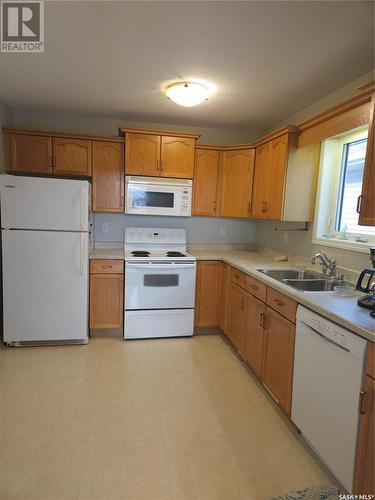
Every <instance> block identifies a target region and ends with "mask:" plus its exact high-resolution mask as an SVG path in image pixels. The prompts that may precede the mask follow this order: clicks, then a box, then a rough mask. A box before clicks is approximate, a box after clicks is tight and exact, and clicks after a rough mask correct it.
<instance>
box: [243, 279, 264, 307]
mask: <svg viewBox="0 0 375 500" xmlns="http://www.w3.org/2000/svg"><path fill="white" fill-rule="evenodd" d="M246 290H247V291H248V292H250V293H251V294H252V295H255V297H258V299H260V300H262V301H263V302H266V295H267V287H266V285H265V284H264V283H261V282H260V281H258V280H256V279H255V278H252V277H251V276H246Z"/></svg>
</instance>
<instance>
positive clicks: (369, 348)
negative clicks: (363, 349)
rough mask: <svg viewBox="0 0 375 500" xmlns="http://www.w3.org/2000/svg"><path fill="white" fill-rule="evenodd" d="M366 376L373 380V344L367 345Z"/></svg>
mask: <svg viewBox="0 0 375 500" xmlns="http://www.w3.org/2000/svg"><path fill="white" fill-rule="evenodd" d="M367 344H368V345H367V369H366V373H367V375H370V377H372V378H374V379H375V366H374V365H375V349H374V344H373V342H368V343H367Z"/></svg>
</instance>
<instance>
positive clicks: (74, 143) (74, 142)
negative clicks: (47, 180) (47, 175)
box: [53, 137, 91, 176]
mask: <svg viewBox="0 0 375 500" xmlns="http://www.w3.org/2000/svg"><path fill="white" fill-rule="evenodd" d="M53 156H54V165H53V166H54V169H53V171H54V172H55V174H63V175H73V176H74V175H78V176H88V175H91V141H87V140H86V139H73V138H71V139H67V138H59V137H57V138H55V139H53Z"/></svg>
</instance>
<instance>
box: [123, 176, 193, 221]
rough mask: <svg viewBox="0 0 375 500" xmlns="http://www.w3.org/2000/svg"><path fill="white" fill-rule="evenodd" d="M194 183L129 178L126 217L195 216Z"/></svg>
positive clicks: (184, 180)
mask: <svg viewBox="0 0 375 500" xmlns="http://www.w3.org/2000/svg"><path fill="white" fill-rule="evenodd" d="M192 188H193V181H192V180H190V179H171V178H166V177H138V176H133V175H132V176H126V177H125V198H126V204H125V213H127V214H139V215H170V216H179V217H181V216H182V217H189V216H190V215H191V198H192Z"/></svg>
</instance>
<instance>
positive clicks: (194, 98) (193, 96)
mask: <svg viewBox="0 0 375 500" xmlns="http://www.w3.org/2000/svg"><path fill="white" fill-rule="evenodd" d="M165 94H166V96H167V97H169V99H171V100H172V101H173V102H175V103H176V104H179V105H180V106H185V107H186V108H191V107H192V106H197V105H198V104H201V103H202V102H203V101H206V100H207V99H208V94H209V90H208V88H207V87H206V86H205V85H203V84H202V83H197V82H177V83H172V85H169V87H167V89H166V91H165Z"/></svg>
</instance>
